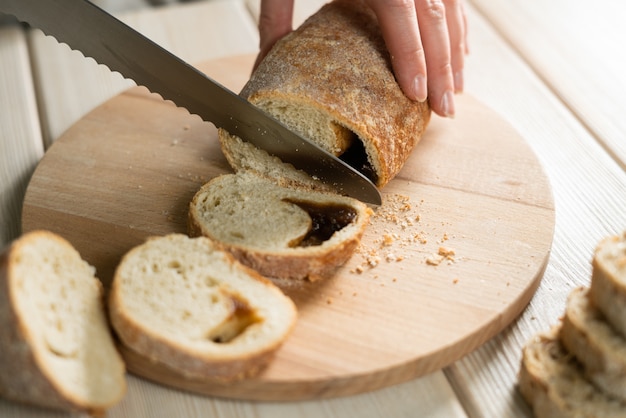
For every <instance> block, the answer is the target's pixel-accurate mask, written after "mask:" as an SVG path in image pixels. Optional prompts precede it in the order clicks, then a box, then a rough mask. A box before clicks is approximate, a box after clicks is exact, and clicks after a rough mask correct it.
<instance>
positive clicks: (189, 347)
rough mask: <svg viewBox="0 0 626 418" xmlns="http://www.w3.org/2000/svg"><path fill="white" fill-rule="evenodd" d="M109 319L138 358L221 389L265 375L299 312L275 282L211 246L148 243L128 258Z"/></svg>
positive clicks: (175, 238) (175, 237)
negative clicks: (216, 383) (219, 384)
mask: <svg viewBox="0 0 626 418" xmlns="http://www.w3.org/2000/svg"><path fill="white" fill-rule="evenodd" d="M109 311H110V318H111V322H112V324H113V327H114V329H115V331H116V332H117V335H118V336H119V338H120V340H121V342H122V344H124V346H125V347H127V348H129V349H130V350H132V352H134V354H138V355H139V356H141V357H143V358H144V359H147V360H150V361H152V362H156V363H158V364H161V365H165V366H167V367H168V368H169V369H171V370H172V371H174V372H176V373H177V374H179V375H182V376H186V377H190V378H196V379H201V380H203V381H219V382H230V381H236V380H239V379H243V378H246V377H252V376H254V375H256V374H258V373H259V372H260V371H261V370H262V369H263V368H264V367H265V366H266V365H267V364H268V363H269V362H270V360H271V358H272V356H273V355H274V353H275V352H276V351H277V350H278V349H279V347H280V346H281V345H282V344H283V342H284V341H285V339H286V338H287V336H288V335H289V333H290V332H291V330H292V328H293V326H294V324H295V321H296V308H295V305H294V304H293V302H292V301H291V299H289V298H288V297H287V296H285V295H284V294H283V293H282V292H281V291H280V289H278V287H276V286H275V285H274V284H272V283H271V282H270V281H269V280H267V279H265V278H263V277H262V276H260V275H259V274H258V273H256V272H255V271H253V270H251V269H249V268H246V267H245V266H243V265H241V264H240V263H238V262H237V261H236V260H235V259H234V258H233V257H232V256H231V255H230V254H228V253H226V252H224V251H221V250H219V249H218V248H216V246H215V245H214V244H213V243H212V242H211V241H210V240H208V239H207V238H204V237H199V238H189V237H187V236H186V235H182V234H171V235H166V236H163V237H158V238H157V237H155V238H151V239H148V240H147V241H146V242H145V243H143V244H141V245H139V246H137V247H135V248H133V249H131V250H130V251H129V252H128V253H127V254H126V255H125V256H124V257H123V259H122V261H121V263H120V264H119V266H118V267H117V269H116V271H115V275H114V279H113V283H112V287H111V291H110V295H109Z"/></svg>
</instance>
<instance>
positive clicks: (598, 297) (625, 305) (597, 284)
mask: <svg viewBox="0 0 626 418" xmlns="http://www.w3.org/2000/svg"><path fill="white" fill-rule="evenodd" d="M592 266H593V273H592V277H591V286H590V289H589V295H590V298H591V301H592V302H593V304H594V305H595V306H597V308H598V309H599V310H600V311H601V312H602V313H603V314H604V315H605V316H606V319H607V321H608V322H609V323H610V324H611V326H612V327H613V328H615V329H616V330H617V331H618V332H619V333H620V334H621V335H622V336H623V337H626V231H625V232H623V233H622V234H621V235H615V236H612V237H608V238H605V239H604V240H602V241H601V242H600V243H599V244H598V246H597V248H596V251H595V253H594V256H593V260H592Z"/></svg>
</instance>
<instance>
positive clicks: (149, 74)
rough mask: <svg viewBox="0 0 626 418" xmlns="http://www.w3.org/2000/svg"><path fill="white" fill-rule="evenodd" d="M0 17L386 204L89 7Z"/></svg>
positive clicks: (20, 7) (71, 0)
mask: <svg viewBox="0 0 626 418" xmlns="http://www.w3.org/2000/svg"><path fill="white" fill-rule="evenodd" d="M0 12H1V13H4V14H8V15H13V16H15V17H16V18H17V19H18V20H20V21H22V22H26V23H28V24H29V25H30V26H32V27H36V28H39V29H41V30H42V31H43V32H44V33H45V34H47V35H51V36H53V37H55V38H56V39H57V41H59V42H63V43H66V44H67V45H69V46H70V48H72V49H76V50H79V51H81V52H82V53H83V55H85V56H88V57H91V58H93V59H95V60H96V62H98V63H100V64H104V65H106V66H107V67H108V68H109V69H111V70H113V71H117V72H119V73H120V74H122V75H123V76H124V77H126V78H129V79H132V80H134V81H135V82H136V83H137V84H139V85H143V86H145V87H147V88H148V89H149V90H151V91H153V92H156V93H158V94H160V95H161V96H162V97H163V98H164V99H167V100H171V101H173V102H174V103H175V104H176V105H177V106H180V107H184V108H186V109H187V110H188V111H189V112H190V113H193V114H196V115H198V116H200V117H201V118H202V119H204V120H205V121H208V122H211V123H213V124H214V125H215V126H217V127H220V128H224V129H226V130H227V131H229V132H230V133H231V134H234V135H237V136H239V137H240V138H242V139H243V140H245V141H248V142H250V143H252V144H254V145H255V146H257V147H258V148H261V149H264V150H266V151H267V152H269V153H270V154H272V155H275V156H277V157H279V158H280V159H281V160H283V161H284V162H288V163H291V164H292V165H293V166H294V167H296V168H298V169H301V170H303V171H305V172H307V173H308V174H309V175H311V176H313V177H315V178H318V179H320V180H321V181H323V182H325V183H327V184H329V185H332V186H333V187H334V188H335V189H336V190H337V192H338V193H341V194H345V195H348V196H352V197H354V198H357V199H359V200H361V201H363V202H365V203H368V204H370V205H373V206H378V205H380V204H381V196H380V193H379V191H378V189H377V188H376V187H375V186H374V184H373V183H372V182H371V181H370V180H368V179H367V178H366V177H365V176H363V175H362V174H361V173H359V172H358V171H356V170H355V169H354V168H352V167H350V166H349V165H348V164H346V163H345V162H343V161H341V160H340V159H339V158H337V157H335V156H333V155H331V154H329V153H327V152H326V151H324V150H323V149H321V148H320V147H319V146H317V145H316V144H314V143H312V142H311V141H309V140H307V139H306V138H303V137H301V136H299V135H297V134H296V133H294V132H292V131H290V130H289V129H287V128H286V127H285V126H284V125H283V124H281V123H280V122H278V121H276V120H275V119H273V118H272V117H270V116H269V115H267V114H266V113H265V112H263V111H261V110H260V109H258V108H256V107H255V106H253V105H252V104H250V103H249V102H248V101H246V100H245V99H243V98H241V97H240V96H238V95H237V94H235V93H234V92H232V91H230V90H228V89H226V88H225V87H223V86H222V85H220V84H219V83H217V82H215V81H214V80H212V79H211V78H209V77H207V76H206V75H205V74H203V73H202V72H200V71H198V70H197V69H195V68H194V67H193V66H191V65H189V64H187V63H185V62H184V61H183V60H181V59H180V58H178V57H176V56H175V55H173V54H171V53H170V52H168V51H167V50H165V49H164V48H162V47H160V46H159V45H157V44H156V43H154V42H152V41H151V40H149V39H148V38H146V37H145V36H143V35H141V34H140V33H139V32H137V31H135V30H134V29H132V28H131V27H129V26H128V25H126V24H124V23H123V22H121V21H120V20H118V19H116V18H115V17H113V16H111V15H110V14H108V13H107V12H105V11H104V10H102V9H101V8H99V7H97V6H96V5H94V4H92V3H91V2H89V1H87V0H0Z"/></svg>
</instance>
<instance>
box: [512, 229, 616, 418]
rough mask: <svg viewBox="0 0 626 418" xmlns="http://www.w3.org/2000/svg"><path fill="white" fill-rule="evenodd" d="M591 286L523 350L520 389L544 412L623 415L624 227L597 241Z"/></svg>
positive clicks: (537, 412)
mask: <svg viewBox="0 0 626 418" xmlns="http://www.w3.org/2000/svg"><path fill="white" fill-rule="evenodd" d="M592 266H593V274H592V278H591V285H590V286H589V287H588V288H587V287H579V288H576V289H574V290H573V291H572V292H571V293H570V295H569V297H568V300H567V306H566V309H565V314H564V315H563V318H562V320H561V321H560V323H559V324H558V325H556V326H554V327H553V328H552V329H551V330H550V331H548V332H544V333H540V334H538V335H537V336H535V337H534V338H533V339H532V340H531V341H529V342H528V344H527V345H526V346H525V347H524V349H523V355H522V364H521V369H520V373H519V390H520V392H521V394H522V395H523V397H524V398H525V399H526V400H527V401H528V403H529V404H530V405H531V406H532V408H533V411H534V413H535V415H536V416H537V417H539V418H542V417H546V418H547V417H550V418H554V417H580V418H583V417H589V418H592V417H608V418H611V417H626V232H624V233H623V234H621V235H617V236H612V237H609V238H606V239H604V240H603V241H601V242H600V243H599V245H598V247H597V249H596V251H595V253H594V256H593V261H592Z"/></svg>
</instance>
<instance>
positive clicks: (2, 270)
mask: <svg viewBox="0 0 626 418" xmlns="http://www.w3.org/2000/svg"><path fill="white" fill-rule="evenodd" d="M125 390H126V382H125V366H124V363H123V361H122V358H121V356H120V355H119V353H118V352H117V349H116V347H115V345H114V342H113V338H112V335H111V331H110V329H109V325H108V323H107V317H106V313H105V310H104V300H103V290H102V285H101V283H100V281H99V280H98V279H96V278H95V277H94V269H93V268H92V267H91V266H90V265H88V264H87V263H86V262H85V261H83V260H82V259H81V257H80V255H79V254H78V252H77V251H76V250H75V249H74V248H73V247H72V246H71V245H70V243H68V242H67V241H66V240H64V239H63V238H61V237H59V236H58V235H55V234H53V233H51V232H47V231H35V232H31V233H28V234H26V235H23V236H22V237H21V238H19V239H18V240H16V241H15V242H14V243H13V244H12V245H11V246H9V247H8V248H7V249H6V250H5V252H4V253H3V254H2V256H1V257H0V394H2V395H3V396H5V397H7V398H9V399H12V400H16V401H21V402H26V403H31V404H35V405H39V406H42V407H48V408H54V409H62V410H68V411H86V412H89V413H102V412H104V411H105V410H106V409H107V408H109V407H111V406H112V405H114V404H116V403H117V402H118V401H120V400H121V399H122V397H123V395H124V393H125Z"/></svg>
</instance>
